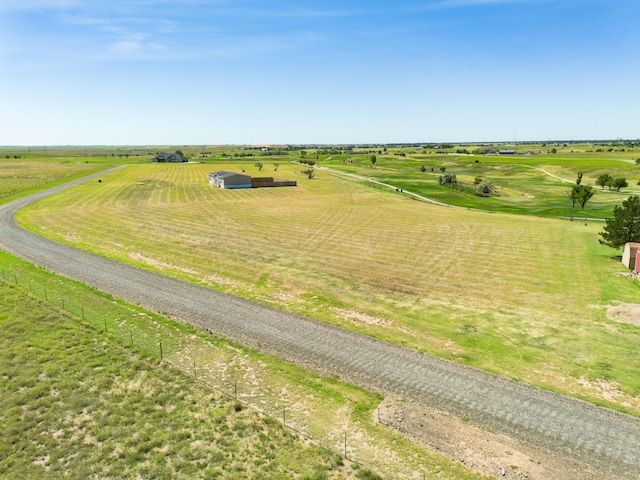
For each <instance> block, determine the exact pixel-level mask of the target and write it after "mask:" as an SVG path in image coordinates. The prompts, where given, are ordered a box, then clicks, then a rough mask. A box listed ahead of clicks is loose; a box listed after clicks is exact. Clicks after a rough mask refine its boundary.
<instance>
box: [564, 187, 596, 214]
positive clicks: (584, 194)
mask: <svg viewBox="0 0 640 480" xmlns="http://www.w3.org/2000/svg"><path fill="white" fill-rule="evenodd" d="M595 193H596V192H594V191H593V187H592V186H590V185H578V184H575V185H574V186H573V187H571V192H569V198H570V199H571V206H572V207H574V208H575V206H576V203H579V204H580V207H582V208H583V209H584V206H585V205H586V204H587V202H588V201H589V200H590V199H591V197H593V195H594V194H595Z"/></svg>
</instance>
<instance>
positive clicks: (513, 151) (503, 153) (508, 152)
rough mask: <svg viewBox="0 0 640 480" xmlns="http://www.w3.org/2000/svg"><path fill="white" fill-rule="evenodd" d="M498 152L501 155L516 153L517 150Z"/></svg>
mask: <svg viewBox="0 0 640 480" xmlns="http://www.w3.org/2000/svg"><path fill="white" fill-rule="evenodd" d="M498 153H499V154H500V155H515V154H516V151H515V150H500V151H499V152H498Z"/></svg>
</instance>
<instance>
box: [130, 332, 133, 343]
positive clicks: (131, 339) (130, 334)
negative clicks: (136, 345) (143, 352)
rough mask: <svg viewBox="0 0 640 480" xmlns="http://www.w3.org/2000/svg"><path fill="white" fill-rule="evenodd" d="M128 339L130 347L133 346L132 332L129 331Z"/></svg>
mask: <svg viewBox="0 0 640 480" xmlns="http://www.w3.org/2000/svg"><path fill="white" fill-rule="evenodd" d="M129 338H130V339H131V346H133V330H129Z"/></svg>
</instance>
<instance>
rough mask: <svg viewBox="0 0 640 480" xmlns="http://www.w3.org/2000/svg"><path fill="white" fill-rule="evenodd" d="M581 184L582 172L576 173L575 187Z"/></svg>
mask: <svg viewBox="0 0 640 480" xmlns="http://www.w3.org/2000/svg"><path fill="white" fill-rule="evenodd" d="M581 183H582V172H578V178H577V179H576V185H580V184H581Z"/></svg>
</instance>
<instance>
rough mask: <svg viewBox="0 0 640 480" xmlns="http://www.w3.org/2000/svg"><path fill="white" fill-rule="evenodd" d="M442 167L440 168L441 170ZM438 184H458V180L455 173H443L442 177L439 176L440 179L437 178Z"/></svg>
mask: <svg viewBox="0 0 640 480" xmlns="http://www.w3.org/2000/svg"><path fill="white" fill-rule="evenodd" d="M442 168H444V167H441V169H442ZM438 183H439V184H440V185H447V184H449V183H453V184H455V183H458V179H457V178H456V174H455V173H445V174H444V175H440V177H438Z"/></svg>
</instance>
